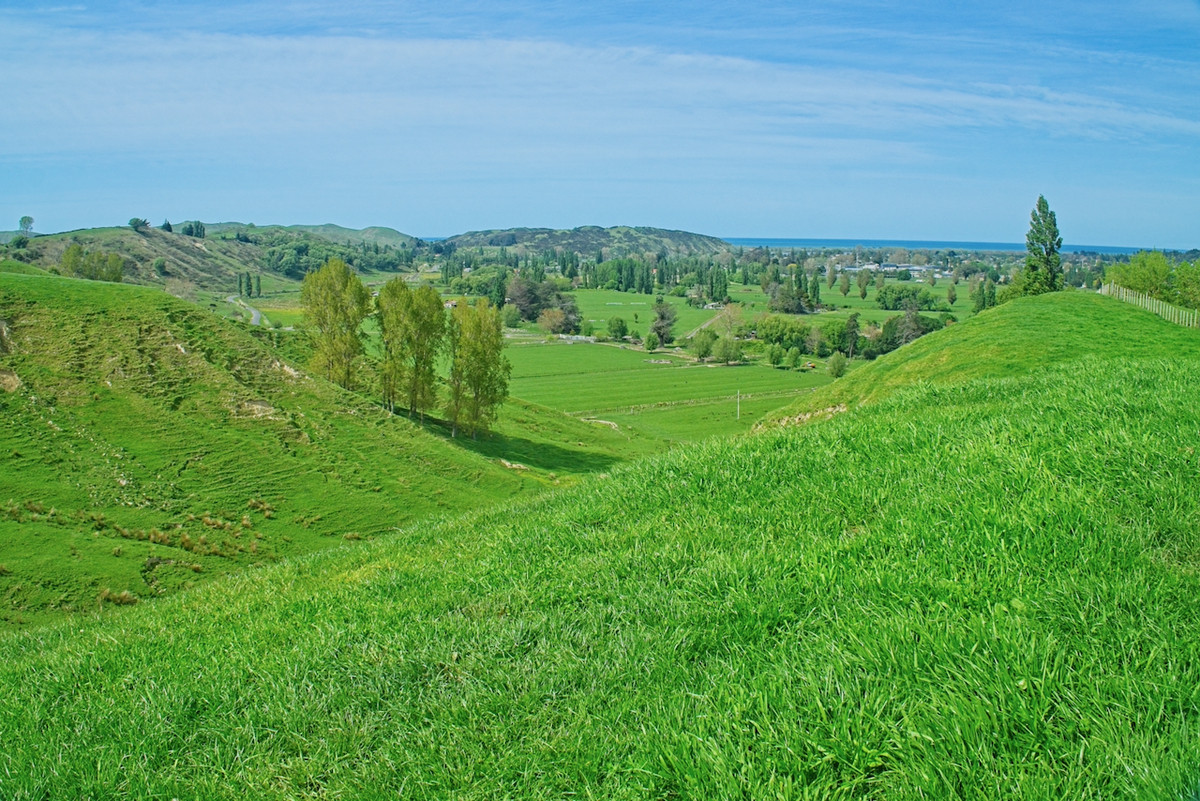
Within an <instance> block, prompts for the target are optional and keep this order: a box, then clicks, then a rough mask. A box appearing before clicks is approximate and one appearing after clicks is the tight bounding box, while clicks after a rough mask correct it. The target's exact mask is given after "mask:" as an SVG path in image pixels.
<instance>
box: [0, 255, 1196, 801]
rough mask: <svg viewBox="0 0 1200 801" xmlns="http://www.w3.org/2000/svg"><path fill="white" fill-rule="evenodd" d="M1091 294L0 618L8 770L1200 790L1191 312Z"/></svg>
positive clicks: (126, 783)
mask: <svg viewBox="0 0 1200 801" xmlns="http://www.w3.org/2000/svg"><path fill="white" fill-rule="evenodd" d="M13 280H17V279H15V278H14V279H13ZM20 280H22V281H35V280H38V279H35V278H21V279H20ZM1091 303H1092V299H1090V298H1086V297H1084V296H1082V295H1073V294H1070V293H1063V294H1059V295H1053V296H1042V297H1039V298H1033V299H1030V300H1028V301H1025V302H1023V303H1022V305H1023V306H1024V308H1023V309H1020V308H1019V307H1017V308H1018V310H1019V311H1022V312H1023V314H1025V315H1031V316H1034V317H1038V316H1041V319H1043V320H1044V324H1043V325H1042V326H1041V330H1040V333H1041V335H1042V338H1043V339H1045V340H1046V341H1058V340H1061V341H1069V339H1070V338H1071V337H1072V336H1073V334H1072V332H1071V331H1070V329H1071V326H1072V325H1074V324H1076V323H1077V322H1078V320H1077V319H1076V317H1077V315H1078V314H1086V315H1087V316H1088V322H1087V323H1086V325H1087V326H1088V327H1089V329H1092V328H1093V327H1094V330H1093V332H1094V331H1100V330H1103V331H1106V332H1108V333H1109V335H1108V336H1105V337H1099V338H1094V339H1093V340H1092V341H1090V342H1089V343H1088V348H1087V350H1088V352H1087V353H1086V354H1077V353H1074V352H1071V349H1069V348H1067V349H1062V350H1059V349H1056V348H1053V347H1051V348H1047V349H1046V350H1045V351H1044V352H1043V353H1042V355H1041V356H1040V357H1038V358H1037V362H1038V363H1036V364H1026V363H1025V362H1024V358H1025V357H1024V356H1023V355H1022V352H1021V351H1020V350H1019V348H1020V344H1019V343H1020V342H1021V341H1022V337H1023V336H1024V334H1023V333H1022V330H1021V329H1022V328H1023V327H1024V326H1025V325H1026V323H1025V322H1024V321H1023V320H1022V316H1021V315H1017V314H1009V313H1007V312H1005V310H1003V309H1001V310H999V311H998V312H996V313H993V314H985V315H980V317H979V318H978V322H977V323H976V322H975V321H972V322H971V324H964V325H962V326H957V327H955V328H953V329H951V330H950V331H948V332H945V335H944V336H941V335H938V334H934V335H930V337H928V338H927V339H926V340H922V341H921V342H919V343H918V344H919V345H921V344H923V345H924V347H925V348H927V349H928V350H926V351H918V350H917V349H916V348H915V346H914V348H913V349H912V351H911V353H912V354H915V356H916V357H918V358H913V359H912V360H911V361H909V362H908V364H907V367H902V366H901V365H899V364H891V365H890V366H889V363H888V362H885V361H884V360H882V359H881V360H880V361H879V362H877V363H875V364H871V365H867V366H865V367H863V368H861V369H860V370H859V371H858V376H859V377H858V379H857V380H858V381H860V382H862V383H861V384H860V386H862V387H870V386H873V383H872V381H871V380H870V379H871V375H872V374H877V378H878V379H879V380H880V381H884V380H890V379H888V377H887V373H888V372H889V371H892V372H896V373H907V375H906V376H905V379H904V380H903V381H899V380H895V381H893V387H894V389H893V391H890V392H888V393H884V394H880V395H878V396H877V397H875V399H874V400H872V402H870V403H866V404H858V403H849V404H847V405H848V406H849V407H850V408H849V410H848V411H847V412H845V413H844V414H839V415H837V416H835V417H834V418H833V419H831V420H828V421H824V422H820V423H815V424H811V425H806V426H790V427H783V428H776V429H773V430H771V431H768V432H763V433H761V434H758V435H756V436H751V437H745V438H741V439H738V440H731V441H722V442H710V443H705V444H701V445H697V446H692V447H687V448H682V449H679V450H676V451H673V452H671V453H669V454H666V455H664V456H661V457H655V458H651V459H649V460H646V461H643V462H640V463H638V464H636V465H634V466H631V467H629V468H626V469H619V470H616V471H614V472H613V473H612V475H611V476H609V477H608V478H605V479H600V480H596V481H591V482H588V483H586V484H583V485H581V486H577V487H574V488H570V489H567V490H564V491H560V492H556V493H553V494H551V495H549V496H545V497H542V498H539V499H535V500H525V501H516V502H512V503H508V504H505V505H502V506H499V507H495V508H493V509H491V510H488V511H484V512H480V513H474V514H471V515H468V516H465V517H460V518H457V519H448V520H446V521H445V522H443V523H441V524H439V525H429V524H420V525H416V526H411V527H407V528H402V529H400V530H398V531H396V532H395V533H393V534H388V535H386V536H381V537H379V538H377V539H375V540H373V541H372V542H369V543H365V544H362V545H361V546H360V547H356V548H347V549H333V550H325V551H322V552H320V553H314V554H311V555H308V556H304V557H299V558H295V559H291V560H288V561H286V562H285V563H283V564H279V565H275V566H270V567H264V568H262V569H259V570H256V571H251V572H243V573H240V574H238V575H236V576H233V577H231V578H229V579H226V580H222V581H214V582H210V583H208V584H206V585H204V586H201V587H197V588H195V589H193V590H191V591H189V592H186V593H181V594H178V595H176V596H174V597H171V598H166V599H164V600H163V601H161V602H159V603H156V604H154V605H145V606H138V607H136V608H133V609H131V610H129V611H128V613H127V614H124V615H121V616H118V617H109V618H104V619H97V620H92V621H72V623H71V624H70V625H65V624H63V625H52V626H46V627H42V628H40V629H37V630H35V631H30V632H18V633H10V634H7V635H0V687H2V688H3V689H4V692H0V737H3V738H4V742H5V743H6V747H5V749H4V750H3V753H0V795H3V796H4V797H6V798H13V799H24V798H34V797H60V796H96V795H105V796H108V797H129V798H132V797H156V796H162V797H172V796H176V797H206V798H236V797H247V796H249V797H257V798H291V797H337V796H367V795H383V794H391V795H397V794H399V795H403V796H404V797H411V798H444V797H459V798H501V797H521V798H551V797H561V796H563V795H566V794H578V795H581V796H588V797H603V798H684V797H695V798H700V797H705V798H729V797H750V798H762V797H780V798H792V797H813V798H827V797H845V798H966V797H971V798H998V799H999V798H1004V799H1010V798H1039V799H1041V798H1068V797H1069V798H1095V799H1100V798H1112V797H1160V798H1179V797H1187V796H1188V794H1190V793H1192V792H1194V790H1195V788H1196V787H1197V786H1198V785H1200V752H1198V751H1197V748H1196V733H1197V731H1198V730H1200V691H1198V690H1197V688H1198V687H1200V622H1198V621H1197V618H1196V615H1195V613H1194V609H1195V599H1196V597H1197V596H1198V595H1200V570H1198V568H1200V463H1198V461H1197V459H1198V455H1197V454H1198V453H1200V433H1198V432H1200V409H1198V408H1197V405H1196V403H1195V399H1196V398H1197V397H1200V369H1198V368H1200V358H1198V357H1197V354H1196V349H1195V347H1194V344H1193V342H1194V340H1195V338H1196V336H1197V335H1196V334H1195V332H1185V333H1186V334H1187V336H1186V337H1185V336H1182V335H1181V334H1180V332H1179V331H1178V330H1176V329H1174V328H1173V327H1171V326H1170V325H1169V324H1168V323H1165V322H1163V321H1161V320H1157V318H1153V317H1150V316H1148V315H1145V313H1143V312H1140V311H1138V310H1136V309H1133V308H1131V307H1127V306H1123V305H1122V304H1120V303H1118V302H1116V301H1112V300H1107V299H1100V302H1099V303H1098V304H1097V305H1095V306H1091V305H1087V304H1091ZM1125 332H1135V333H1134V334H1132V337H1133V339H1134V340H1136V344H1135V345H1134V346H1133V347H1130V346H1128V344H1122V340H1123V339H1125V336H1124V334H1125ZM939 337H940V340H941V342H940V348H937V347H936V346H937V345H938V342H939ZM952 337H953V338H956V339H952ZM1188 337H1190V338H1191V339H1189V338H1188ZM931 343H932V344H931ZM169 344H170V343H168V345H169ZM980 353H990V354H992V355H993V356H994V357H995V358H996V359H997V360H998V361H997V362H996V364H995V365H993V366H992V367H988V368H984V369H983V373H984V374H982V375H974V376H973V375H970V373H971V371H972V370H975V369H977V368H976V367H975V365H976V361H977V357H978V354H980ZM102 363H106V364H109V366H108V367H106V368H105V369H106V370H108V374H109V375H110V376H111V378H110V380H114V382H115V383H118V384H119V383H120V381H121V380H122V379H121V378H120V376H119V374H118V373H117V372H116V367H117V365H116V364H111V363H108V362H102ZM927 366H928V367H930V368H931V369H935V370H937V371H941V372H942V374H944V375H948V376H954V377H955V379H954V380H951V381H943V380H940V379H938V378H937V377H936V376H934V377H930V378H928V379H926V378H923V377H922V371H923V370H924V369H925V368H926V367H927ZM960 378H961V380H959V379H960ZM830 391H831V392H832V389H831V390H830ZM10 397H12V396H11V395H10ZM10 403H11V401H10ZM22 403H24V404H29V403H32V401H30V400H28V399H26V400H23V401H22ZM39 413H40V414H42V415H43V416H44V417H46V418H48V419H49V420H53V421H54V422H56V423H57V421H58V417H57V412H54V413H51V412H49V411H47V410H43V411H41V412H39ZM46 428H47V426H46V425H43V426H42V427H41V429H39V430H40V431H45V429H46ZM9 447H10V445H9V443H7V442H6V443H5V444H4V446H3V449H4V452H7V450H8V448H9ZM383 450H386V449H380V451H383ZM318 480H319V479H318ZM343 483H345V482H343ZM245 494H246V493H239V494H238V495H237V496H235V497H241V495H245Z"/></svg>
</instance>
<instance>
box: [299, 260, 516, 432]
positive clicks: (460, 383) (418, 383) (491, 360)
mask: <svg viewBox="0 0 1200 801" xmlns="http://www.w3.org/2000/svg"><path fill="white" fill-rule="evenodd" d="M301 303H302V305H303V308H304V316H305V323H306V326H307V328H308V329H309V331H310V333H311V336H312V341H313V351H314V356H313V364H314V367H315V368H316V369H317V370H318V371H319V372H320V373H321V374H323V375H324V376H325V377H326V378H327V379H329V380H330V381H334V382H336V383H338V384H340V385H341V386H342V387H345V388H346V389H353V387H354V383H355V367H356V364H357V362H358V360H359V359H360V358H361V356H362V354H363V334H362V330H361V326H362V323H363V321H364V320H365V319H366V318H367V316H368V315H370V314H374V316H375V320H376V322H377V323H378V325H379V330H380V338H381V343H382V350H383V353H382V358H381V363H380V376H381V380H380V386H381V390H382V402H383V405H384V406H385V407H386V408H388V409H389V410H390V411H393V412H394V411H395V409H396V408H397V407H398V406H399V407H401V408H406V409H407V410H408V412H409V415H410V416H419V417H420V418H421V420H424V418H425V415H426V413H428V412H432V411H434V410H437V409H439V408H440V409H441V410H442V411H443V412H444V414H445V419H446V422H447V423H449V425H450V432H451V436H457V435H458V431H459V429H460V428H461V429H462V430H464V431H466V432H467V433H468V434H470V435H471V436H472V437H478V435H479V432H480V431H487V430H488V428H489V427H490V426H491V424H492V423H493V422H494V421H495V419H496V415H497V413H498V412H499V408H500V406H501V404H503V402H504V400H505V399H506V398H507V397H508V379H509V375H510V373H511V366H510V365H509V362H508V360H507V359H506V358H505V357H504V355H503V353H502V350H503V348H504V329H503V325H502V323H501V320H500V313H499V310H498V309H496V307H495V306H493V305H492V304H491V303H490V302H489V301H488V300H487V299H486V298H479V299H478V300H476V302H475V303H474V304H470V303H468V302H467V301H466V299H465V298H462V299H459V300H456V301H451V303H450V304H448V305H450V309H449V312H448V313H447V309H446V305H447V304H445V303H444V302H443V300H442V297H441V295H440V294H438V292H437V290H436V289H434V288H433V287H431V286H428V285H423V286H419V287H417V288H416V289H413V288H411V287H410V286H409V285H408V283H407V282H406V281H405V280H404V279H403V278H401V277H399V276H397V277H396V278H393V279H392V280H390V281H388V282H387V283H386V284H385V285H384V286H383V288H382V289H381V290H380V291H379V295H378V297H377V298H375V299H374V303H372V297H371V293H370V292H368V291H367V288H366V287H365V286H364V285H363V283H362V280H361V279H360V278H359V277H358V275H357V274H356V273H355V272H354V271H353V270H352V269H351V268H350V266H349V265H347V264H346V262H345V261H343V260H341V259H339V258H332V259H330V260H329V261H327V262H326V263H325V264H324V265H322V266H321V267H320V268H319V269H317V270H314V271H312V272H310V273H309V274H308V275H306V276H305V277H304V283H303V285H302V287H301ZM443 356H445V357H446V359H447V360H448V362H449V373H448V375H447V377H446V378H445V380H444V381H439V378H438V373H437V365H438V361H439V359H441V358H442V357H443ZM439 401H440V402H439Z"/></svg>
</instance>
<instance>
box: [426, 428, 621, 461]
mask: <svg viewBox="0 0 1200 801" xmlns="http://www.w3.org/2000/svg"><path fill="white" fill-rule="evenodd" d="M424 428H425V430H426V431H428V432H430V433H431V434H436V435H437V436H439V437H442V438H443V439H444V440H445V441H446V442H448V443H450V444H452V445H457V446H458V447H460V448H462V449H463V450H468V451H473V452H474V453H477V454H479V455H480V456H483V457H486V458H488V459H506V460H508V461H510V462H516V463H518V464H523V465H525V466H526V467H531V468H534V469H536V470H545V471H547V472H554V473H600V472H604V471H606V470H610V469H612V468H613V467H615V466H616V465H619V464H623V463H624V462H625V460H624V459H621V458H620V457H617V456H613V455H610V454H605V453H597V452H595V451H586V450H574V449H572V448H563V447H561V446H559V445H553V444H551V443H548V442H534V441H533V440H531V439H525V438H524V437H512V436H507V435H505V434H500V433H498V432H495V431H489V432H487V433H481V434H480V435H479V439H471V437H470V435H468V434H464V433H463V432H461V431H460V432H459V433H458V436H457V437H451V436H450V426H449V424H447V423H445V422H443V421H441V420H434V419H431V418H428V417H426V418H425V424H424Z"/></svg>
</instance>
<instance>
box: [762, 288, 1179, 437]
mask: <svg viewBox="0 0 1200 801" xmlns="http://www.w3.org/2000/svg"><path fill="white" fill-rule="evenodd" d="M1120 304H1121V302H1120V301H1118V300H1114V299H1112V298H1108V297H1104V296H1102V295H1098V294H1095V293H1092V292H1085V291H1067V292H1058V293H1055V294H1053V295H1050V296H1047V297H1044V298H1043V297H1037V298H1018V299H1016V300H1014V301H1012V302H1010V303H1006V304H1004V305H1002V306H997V307H996V308H994V309H989V310H987V311H985V312H983V313H981V314H979V315H977V316H975V317H973V318H971V319H969V320H966V321H964V322H962V323H958V324H955V325H952V326H948V327H947V328H945V329H943V330H941V331H935V332H934V333H932V334H928V335H926V336H924V337H921V338H920V339H918V340H917V341H915V342H913V343H911V344H909V345H907V346H905V347H903V348H900V349H899V350H896V351H893V352H892V353H889V354H886V355H884V356H881V357H880V358H879V359H877V360H876V361H875V362H874V363H873V364H872V368H871V369H870V370H860V371H856V372H852V373H850V374H849V375H848V376H846V377H845V378H844V379H843V380H840V381H837V382H836V383H834V384H833V385H832V386H830V387H828V388H826V389H823V390H821V391H819V392H815V393H813V394H812V395H809V396H805V397H802V398H801V399H799V400H797V401H796V402H795V403H794V404H793V405H792V406H790V407H788V408H785V409H782V410H780V412H779V413H778V416H787V415H791V414H797V413H805V412H810V411H813V410H815V409H821V408H826V407H830V406H836V405H838V404H859V403H869V402H872V401H875V400H878V399H880V398H883V397H886V396H888V395H890V394H892V393H894V392H896V391H897V390H899V389H902V388H905V387H908V386H911V385H912V384H914V383H917V382H932V383H935V384H954V383H962V382H965V381H970V380H972V379H976V378H990V377H1002V376H1013V375H1024V374H1026V373H1029V372H1032V371H1035V370H1038V369H1039V368H1041V367H1043V366H1045V365H1048V364H1057V363H1060V362H1072V361H1078V360H1082V359H1084V358H1085V357H1087V356H1088V355H1089V354H1097V353H1098V354H1104V355H1107V356H1108V357H1109V358H1112V359H1114V360H1118V361H1136V360H1138V359H1143V358H1147V357H1149V356H1153V355H1174V354H1177V355H1179V356H1181V357H1184V358H1188V359H1191V358H1195V357H1197V356H1200V332H1197V331H1196V330H1194V329H1187V328H1182V327H1180V326H1177V325H1172V324H1171V323H1168V322H1166V321H1165V320H1162V319H1160V318H1157V317H1155V315H1153V314H1151V313H1150V312H1144V311H1140V310H1138V311H1133V310H1125V309H1120V310H1119V311H1120V313H1118V307H1119V306H1120ZM985 332H986V333H985ZM1081 369H1082V368H1081ZM1091 369H1095V368H1091Z"/></svg>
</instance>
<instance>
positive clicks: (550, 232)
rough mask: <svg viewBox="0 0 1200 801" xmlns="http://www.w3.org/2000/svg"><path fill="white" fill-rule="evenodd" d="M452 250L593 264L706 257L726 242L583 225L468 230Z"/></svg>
mask: <svg viewBox="0 0 1200 801" xmlns="http://www.w3.org/2000/svg"><path fill="white" fill-rule="evenodd" d="M446 243H447V244H450V245H453V246H454V247H455V248H472V247H514V246H516V245H524V246H526V247H528V248H529V249H531V250H533V251H534V252H538V253H540V252H542V251H546V250H566V251H570V252H573V253H580V254H585V255H587V256H595V255H597V254H600V257H599V258H597V261H604V260H606V259H615V258H622V257H625V256H643V255H645V254H656V253H659V252H662V253H664V254H667V255H672V256H692V255H710V254H714V253H720V252H722V251H726V250H729V249H730V245H729V243H728V242H725V241H724V240H721V239H717V238H716V237H714V236H705V235H703V234H693V233H688V232H687V231H668V230H665V229H662V228H642V227H634V228H631V227H629V226H624V225H621V226H615V227H613V228H600V227H599V226H595V225H587V226H583V227H580V228H572V229H570V230H554V229H551V228H507V229H504V230H490V231H469V232H467V233H465V234H459V235H457V236H452V237H450V238H449V239H447V240H446Z"/></svg>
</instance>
